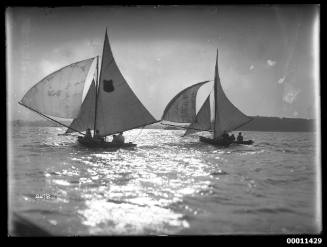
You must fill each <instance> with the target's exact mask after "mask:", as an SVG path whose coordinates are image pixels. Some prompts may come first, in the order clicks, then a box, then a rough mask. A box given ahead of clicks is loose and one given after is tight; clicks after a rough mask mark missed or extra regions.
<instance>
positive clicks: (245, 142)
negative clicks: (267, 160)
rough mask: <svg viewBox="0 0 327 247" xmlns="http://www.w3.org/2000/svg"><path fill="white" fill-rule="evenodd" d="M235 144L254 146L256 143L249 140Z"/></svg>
mask: <svg viewBox="0 0 327 247" xmlns="http://www.w3.org/2000/svg"><path fill="white" fill-rule="evenodd" d="M234 143H235V144H240V145H252V144H253V143H254V141H252V140H248V141H241V142H238V141H236V142H234Z"/></svg>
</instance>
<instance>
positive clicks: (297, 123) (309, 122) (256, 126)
mask: <svg viewBox="0 0 327 247" xmlns="http://www.w3.org/2000/svg"><path fill="white" fill-rule="evenodd" d="M253 118H254V119H253V120H252V121H251V122H249V123H248V124H246V125H244V126H242V127H240V128H238V129H236V130H235V131H238V130H240V131H267V132H314V131H316V130H315V120H314V119H304V118H279V117H261V116H256V117H253ZM63 123H64V124H66V125H68V126H69V125H70V122H67V121H65V122H63ZM11 125H12V126H14V127H24V126H29V127H62V126H61V125H60V124H56V123H54V122H51V121H42V120H38V121H24V120H14V121H11ZM144 128H145V129H166V130H179V129H181V128H178V127H174V126H165V125H162V124H160V123H155V124H151V125H147V126H145V127H144Z"/></svg>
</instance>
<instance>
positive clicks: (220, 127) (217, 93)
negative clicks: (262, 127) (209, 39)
mask: <svg viewBox="0 0 327 247" xmlns="http://www.w3.org/2000/svg"><path fill="white" fill-rule="evenodd" d="M214 99H215V122H214V138H217V137H219V136H221V135H222V134H223V132H224V131H227V132H228V131H232V130H234V129H236V128H238V127H240V126H242V125H244V124H246V123H247V122H249V121H251V119H250V118H249V117H247V116H246V115H244V114H243V113H242V112H241V111H240V110H239V109H237V107H236V106H234V105H233V104H232V103H231V102H230V101H229V99H228V98H227V97H226V95H225V93H224V90H223V88H222V86H221V83H220V78H219V71H218V49H217V58H216V67H215V82H214Z"/></svg>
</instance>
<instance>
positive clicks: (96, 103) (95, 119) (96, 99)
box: [93, 56, 99, 136]
mask: <svg viewBox="0 0 327 247" xmlns="http://www.w3.org/2000/svg"><path fill="white" fill-rule="evenodd" d="M98 85H99V56H97V78H96V81H95V112H94V127H93V136H94V134H95V128H96V123H97V106H98Z"/></svg>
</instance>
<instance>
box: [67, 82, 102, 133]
mask: <svg viewBox="0 0 327 247" xmlns="http://www.w3.org/2000/svg"><path fill="white" fill-rule="evenodd" d="M95 94H96V90H95V82H94V80H93V81H92V84H91V86H90V88H89V91H88V92H87V94H86V96H85V99H84V101H83V103H82V106H81V109H80V112H79V114H78V116H77V118H75V119H74V120H73V122H72V123H71V124H70V126H69V127H70V128H68V129H67V131H66V133H72V132H74V131H80V132H82V131H85V130H86V129H88V128H89V129H93V128H94V112H95V99H96V97H95Z"/></svg>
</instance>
